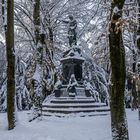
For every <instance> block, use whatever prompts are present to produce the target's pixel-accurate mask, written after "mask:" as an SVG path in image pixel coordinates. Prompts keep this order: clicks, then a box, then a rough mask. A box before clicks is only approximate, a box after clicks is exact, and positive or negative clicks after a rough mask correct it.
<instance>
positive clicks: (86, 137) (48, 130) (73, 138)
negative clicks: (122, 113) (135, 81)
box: [0, 111, 140, 140]
mask: <svg viewBox="0 0 140 140" xmlns="http://www.w3.org/2000/svg"><path fill="white" fill-rule="evenodd" d="M18 116H19V122H20V123H19V124H18V126H17V127H16V129H14V130H13V131H7V130H6V129H7V128H6V126H7V121H6V114H0V140H111V128H110V116H109V115H108V116H100V117H99V116H97V117H76V118H56V117H45V118H43V119H42V120H38V119H37V120H35V121H33V122H31V123H29V122H28V116H27V112H22V113H18ZM127 116H128V122H129V130H130V132H129V134H130V140H139V137H140V133H139V130H140V122H139V121H138V120H137V112H136V111H135V112H131V111H127Z"/></svg>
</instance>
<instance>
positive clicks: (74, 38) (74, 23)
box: [62, 15, 77, 47]
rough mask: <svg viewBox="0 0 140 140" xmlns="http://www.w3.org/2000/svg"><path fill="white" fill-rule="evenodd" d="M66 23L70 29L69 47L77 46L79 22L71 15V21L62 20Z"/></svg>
mask: <svg viewBox="0 0 140 140" xmlns="http://www.w3.org/2000/svg"><path fill="white" fill-rule="evenodd" d="M62 21H63V22H64V23H66V24H68V25H69V29H68V39H69V45H70V47H72V45H77V33H76V28H77V21H76V20H75V19H74V17H73V16H72V15H69V21H65V20H62Z"/></svg>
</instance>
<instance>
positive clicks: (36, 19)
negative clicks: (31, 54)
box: [33, 0, 40, 45]
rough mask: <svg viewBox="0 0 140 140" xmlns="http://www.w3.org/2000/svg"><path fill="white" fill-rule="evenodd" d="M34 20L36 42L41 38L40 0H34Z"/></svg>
mask: <svg viewBox="0 0 140 140" xmlns="http://www.w3.org/2000/svg"><path fill="white" fill-rule="evenodd" d="M33 4H34V10H33V21H34V35H35V41H36V44H35V45H37V44H38V42H39V39H40V0H34V2H33Z"/></svg>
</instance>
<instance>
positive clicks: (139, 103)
mask: <svg viewBox="0 0 140 140" xmlns="http://www.w3.org/2000/svg"><path fill="white" fill-rule="evenodd" d="M137 4H138V30H137V47H138V50H139V53H140V1H139V0H137ZM138 74H139V77H140V64H139V65H138ZM137 81H138V86H139V84H140V78H138V80H137ZM138 115H139V120H140V88H138Z"/></svg>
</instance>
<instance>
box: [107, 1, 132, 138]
mask: <svg viewBox="0 0 140 140" xmlns="http://www.w3.org/2000/svg"><path fill="white" fill-rule="evenodd" d="M124 2H125V0H118V1H117V0H114V1H113V2H112V7H111V8H112V11H111V19H110V20H111V21H110V28H109V31H110V34H109V47H110V60H111V70H112V75H111V82H112V83H111V90H110V95H111V101H110V106H111V126H112V137H113V140H129V136H128V128H127V121H126V114H125V107H124V91H125V79H126V71H125V49H124V46H123V40H122V29H121V28H122V27H121V25H122V21H121V17H122V12H121V11H122V8H123V5H124ZM118 24H119V25H118Z"/></svg>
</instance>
